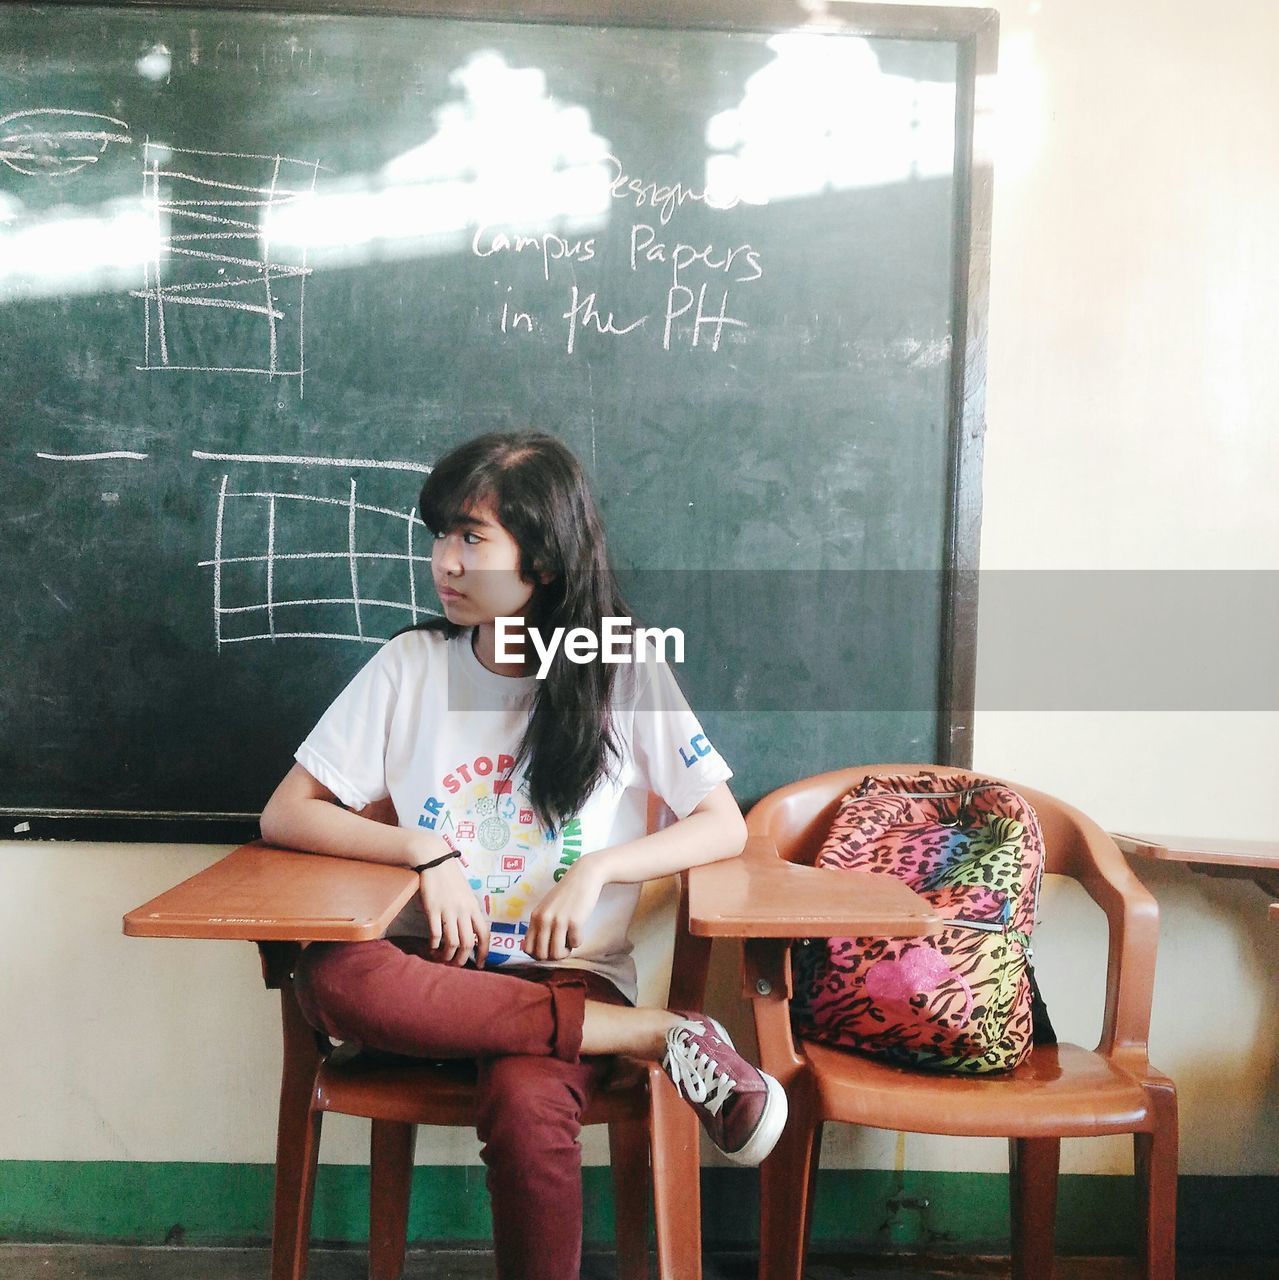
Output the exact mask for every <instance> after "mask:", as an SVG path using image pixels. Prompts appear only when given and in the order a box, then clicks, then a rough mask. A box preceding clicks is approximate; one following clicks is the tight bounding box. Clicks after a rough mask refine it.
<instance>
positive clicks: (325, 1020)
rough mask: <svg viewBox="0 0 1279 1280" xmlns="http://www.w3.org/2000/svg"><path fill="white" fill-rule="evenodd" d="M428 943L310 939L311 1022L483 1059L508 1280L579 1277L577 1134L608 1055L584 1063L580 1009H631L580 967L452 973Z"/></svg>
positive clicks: (497, 1248) (486, 1148)
mask: <svg viewBox="0 0 1279 1280" xmlns="http://www.w3.org/2000/svg"><path fill="white" fill-rule="evenodd" d="M426 951H427V943H426V941H425V940H424V939H417V938H396V939H393V940H391V939H385V938H383V939H380V940H378V941H375V942H337V943H315V944H313V945H312V946H309V947H307V948H306V950H305V951H303V953H302V958H301V961H300V963H299V966H298V971H297V976H296V978H295V979H294V984H295V987H296V990H297V995H298V1003H299V1004H300V1005H301V1007H302V1012H303V1013H304V1014H305V1016H306V1018H307V1021H308V1022H310V1023H311V1025H312V1026H314V1027H316V1028H318V1029H319V1030H320V1031H323V1032H324V1033H325V1034H327V1035H330V1036H333V1037H334V1038H335V1039H339V1040H358V1041H359V1042H360V1043H361V1044H362V1045H364V1046H365V1047H366V1048H369V1049H378V1050H382V1051H387V1052H391V1053H396V1054H403V1055H407V1056H410V1057H415V1058H431V1059H440V1058H475V1059H477V1067H478V1091H479V1105H478V1121H477V1123H476V1130H477V1132H478V1133H479V1136H480V1140H481V1142H482V1143H483V1144H484V1145H483V1148H482V1150H481V1152H480V1154H481V1157H482V1158H483V1160H484V1163H485V1165H486V1166H487V1170H488V1172H487V1181H488V1189H489V1199H490V1201H491V1202H492V1209H493V1247H494V1252H495V1253H496V1256H497V1273H498V1276H499V1277H501V1280H577V1277H578V1274H579V1272H580V1269H581V1253H582V1170H581V1149H580V1148H579V1147H578V1144H577V1136H578V1133H579V1132H580V1130H581V1118H582V1112H583V1110H584V1109H585V1107H586V1103H587V1101H588V1099H589V1098H590V1095H591V1091H592V1089H594V1088H595V1086H596V1085H597V1084H598V1083H599V1081H600V1080H601V1079H602V1077H603V1075H604V1074H605V1072H606V1071H607V1067H608V1063H609V1059H608V1058H598V1057H587V1058H579V1057H578V1053H579V1050H580V1049H581V1046H582V1017H583V1010H584V1006H585V1002H586V999H587V997H588V996H589V997H590V998H591V999H592V1000H601V1001H606V1002H608V1003H610V1004H626V1003H628V1002H627V1000H626V998H625V997H624V996H623V995H622V994H621V993H620V992H619V991H618V990H617V988H616V987H615V986H613V984H612V983H611V982H609V981H608V980H607V979H606V978H601V977H600V976H599V975H598V974H593V973H586V972H585V971H583V970H580V969H576V970H575V969H530V968H526V967H520V968H513V969H511V970H509V971H507V972H502V973H497V972H492V971H481V970H476V969H458V968H455V967H453V966H452V965H444V964H438V963H436V962H434V961H431V960H429V959H426V958H425V954H426Z"/></svg>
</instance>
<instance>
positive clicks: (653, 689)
mask: <svg viewBox="0 0 1279 1280" xmlns="http://www.w3.org/2000/svg"><path fill="white" fill-rule="evenodd" d="M536 683H537V682H536V680H535V679H534V677H532V676H525V677H518V678H512V677H509V676H500V675H497V674H496V673H495V672H492V671H489V670H488V669H487V668H486V667H485V666H484V665H483V664H482V663H481V662H480V661H479V659H478V658H476V656H475V654H474V653H473V652H472V650H471V633H470V632H469V631H466V632H464V633H462V634H461V635H458V636H455V637H453V638H452V639H446V637H445V636H444V635H443V634H441V633H439V632H432V631H410V632H406V633H405V634H404V635H401V636H397V637H396V638H395V639H394V640H391V641H389V642H388V643H387V644H386V645H385V646H383V648H381V649H380V650H379V651H378V652H377V653H376V654H375V655H374V657H373V659H372V660H371V661H370V662H369V663H368V664H367V666H365V667H364V669H363V670H362V671H360V672H359V673H358V674H357V675H356V677H355V679H354V680H352V681H351V683H350V684H349V685H348V686H347V687H346V689H344V690H343V692H342V693H341V694H339V695H338V698H337V700H336V701H335V702H334V703H333V705H332V706H331V707H330V708H329V709H328V711H326V712H325V713H324V715H323V716H322V717H321V719H320V722H319V724H317V725H316V727H315V728H314V729H313V730H312V731H311V733H310V735H309V736H308V737H307V739H306V741H305V742H304V743H303V744H302V745H301V746H300V747H299V748H298V751H297V759H298V762H299V763H300V764H301V765H302V767H303V768H305V769H306V770H307V771H308V772H309V773H310V774H311V775H312V776H314V777H315V778H316V779H318V780H319V781H320V782H321V783H323V784H324V785H325V786H326V787H328V789H329V790H330V791H332V792H333V794H334V795H336V796H337V798H338V799H339V800H340V801H341V802H342V803H343V804H344V805H346V806H348V807H349V808H352V809H360V808H363V807H364V806H365V805H366V804H371V803H372V802H373V801H375V800H382V799H385V798H386V797H388V796H389V797H390V798H391V800H392V802H393V803H394V805H395V812H396V814H397V815H398V817H399V821H400V825H401V826H404V827H418V828H420V829H422V830H425V831H431V832H433V833H434V834H436V835H438V836H440V837H441V838H442V839H443V840H444V841H445V842H446V843H447V844H448V845H449V847H450V848H455V849H458V850H460V851H461V855H462V857H461V863H462V866H463V867H464V868H465V870H466V874H467V878H468V879H469V881H470V884H471V888H472V890H473V891H474V892H475V895H476V897H477V898H478V899H479V900H480V904H481V906H482V907H483V909H484V912H485V914H486V915H487V917H488V919H489V921H490V943H489V958H488V966H489V967H494V966H499V965H511V964H528V963H532V962H531V960H530V958H529V956H528V954H527V953H526V952H525V951H524V950H523V945H522V943H523V939H524V936H525V935H526V934H527V932H528V921H529V916H530V915H531V914H532V911H533V908H534V907H535V906H536V905H537V904H538V903H539V902H540V901H541V900H542V898H543V897H545V895H546V894H547V893H548V892H549V891H550V889H551V888H552V887H553V886H554V885H555V884H556V883H557V882H558V880H559V879H560V878H561V877H562V876H563V875H564V873H565V872H566V871H567V870H568V868H569V867H571V866H572V865H573V863H574V862H576V861H577V859H578V858H579V857H585V856H589V855H590V854H591V853H593V852H595V851H597V850H599V849H607V848H610V847H612V846H613V845H618V844H623V843H625V842H627V841H629V840H634V839H637V838H639V837H640V836H642V835H644V833H645V831H646V825H647V805H648V793H649V792H650V791H653V792H656V793H657V795H658V796H660V797H661V799H662V800H663V801H664V802H665V803H666V804H667V806H668V807H669V808H670V809H671V810H672V812H673V813H674V814H675V816H676V817H677V818H683V817H686V816H687V815H688V814H689V813H691V812H692V811H693V809H694V808H696V807H697V805H698V804H699V803H700V802H701V801H702V800H703V799H704V798H705V797H706V796H707V794H708V793H709V792H710V791H712V790H713V789H714V788H715V787H716V786H717V785H718V784H719V783H721V782H724V781H726V780H727V779H728V778H731V777H732V770H731V769H730V768H729V767H728V765H727V764H725V762H724V760H723V758H722V757H721V756H720V754H719V752H718V751H716V750H715V748H714V747H712V746H711V744H710V742H709V741H708V740H707V737H706V735H705V733H703V731H702V727H701V725H700V724H699V723H698V721H697V718H696V716H694V715H693V713H692V712H691V711H690V710H689V708H688V703H687V702H686V701H685V700H684V697H683V694H682V693H681V692H680V689H679V686H678V684H677V683H676V681H675V677H674V675H673V673H672V672H671V669H670V667H669V666H667V665H665V664H663V663H659V662H656V661H649V662H645V663H637V664H636V665H634V666H619V668H618V676H617V681H616V685H615V693H614V701H613V722H614V726H615V732H616V735H617V740H618V743H619V745H620V747H621V759H620V761H616V762H614V763H613V764H612V766H611V768H612V772H611V775H610V776H609V777H608V778H607V779H605V781H604V782H602V783H601V784H600V785H599V786H598V787H597V788H596V789H595V791H593V792H592V793H591V795H590V796H589V797H588V798H587V800H586V803H585V804H584V805H583V806H582V809H581V811H580V812H579V813H578V814H577V815H576V816H575V817H573V818H571V819H570V820H568V821H567V822H565V823H564V824H563V825H562V826H561V827H559V828H557V829H555V828H547V827H544V826H543V825H542V824H541V823H540V822H539V821H538V818H537V816H536V814H535V813H534V811H533V806H532V804H531V803H530V802H529V796H528V785H527V780H526V778H525V776H524V771H523V769H521V770H520V771H519V772H516V771H515V756H516V752H517V751H518V749H519V744H520V741H521V739H522V738H523V736H524V730H525V728H526V726H527V723H528V715H529V709H530V703H531V698H532V695H533V692H534V689H535V686H536ZM639 894H640V886H639V885H638V884H634V885H631V884H610V885H607V886H606V887H605V888H604V890H603V892H602V893H601V894H600V900H599V904H598V905H597V906H596V908H595V910H594V911H593V912H592V913H591V916H590V919H589V920H588V921H587V924H586V927H585V929H584V930H583V934H582V939H581V945H580V946H578V947H577V948H576V949H575V950H574V952H573V954H572V955H571V956H570V957H569V958H568V959H567V960H565V961H562V962H560V963H562V964H565V965H568V966H572V967H577V968H582V969H590V970H593V971H594V972H596V973H600V974H602V975H604V976H605V977H606V978H608V979H610V980H611V981H612V982H613V983H614V984H615V985H616V986H617V987H618V988H619V989H620V990H621V991H622V992H623V993H624V994H625V995H627V996H628V997H629V998H630V999H632V1000H634V998H635V967H634V964H633V963H632V961H631V958H630V950H631V948H630V942H629V940H628V938H627V931H628V929H629V927H630V922H631V917H632V916H633V915H634V912H635V907H636V904H637V903H638V901H639ZM387 933H388V935H390V936H396V935H405V934H408V935H415V936H418V937H425V936H426V921H425V917H424V916H423V913H422V908H421V902H420V900H419V899H416V898H415V899H414V900H413V901H412V902H410V904H409V905H408V907H406V908H405V910H404V911H402V912H401V913H400V915H399V917H398V918H397V919H396V920H395V922H394V923H393V924H392V925H391V927H390V928H389V929H388V930H387Z"/></svg>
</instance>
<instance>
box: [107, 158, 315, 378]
mask: <svg viewBox="0 0 1279 1280" xmlns="http://www.w3.org/2000/svg"><path fill="white" fill-rule="evenodd" d="M319 168H320V166H319V162H318V161H309V160H293V159H290V158H288V157H287V156H280V155H275V156H268V155H248V154H240V153H239V152H227V151H195V150H190V149H180V148H177V147H168V146H161V145H158V144H156V143H154V142H151V141H150V140H149V139H148V140H147V141H146V142H145V143H144V144H143V147H142V169H143V178H142V191H143V202H144V204H145V205H146V206H147V208H148V209H150V210H152V212H153V213H154V216H155V221H156V235H155V242H156V251H155V257H154V259H153V260H152V261H150V262H148V263H147V264H146V265H145V268H144V271H145V279H144V287H143V288H142V289H137V290H133V291H132V296H133V297H135V298H141V299H142V300H143V302H144V304H145V328H144V333H143V357H142V363H141V364H140V365H139V366H138V368H139V369H150V370H186V371H198V372H205V373H250V374H262V375H265V376H267V377H268V378H297V379H298V389H299V394H301V392H302V390H303V383H304V373H305V369H306V358H305V355H306V352H305V336H304V320H305V301H306V277H307V276H308V275H310V274H311V269H310V268H308V267H307V265H306V246H305V245H301V246H298V247H297V248H296V249H295V250H294V251H293V253H294V256H295V257H296V258H297V261H293V262H290V261H285V260H284V257H283V255H282V254H278V253H277V252H276V250H275V248H274V247H273V246H272V243H271V220H272V215H273V214H274V213H275V212H277V211H278V210H279V209H281V208H283V207H284V206H286V205H289V204H292V203H294V202H296V201H298V200H301V199H305V198H309V197H310V196H311V195H312V194H313V193H314V191H315V180H316V175H317V173H318V172H319ZM228 311H230V312H232V313H233V314H234V316H235V320H234V322H230V323H229V322H228V321H229V320H230V317H228V316H227V315H226V314H225V313H226V312H228Z"/></svg>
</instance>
